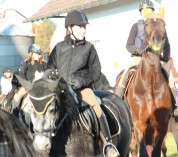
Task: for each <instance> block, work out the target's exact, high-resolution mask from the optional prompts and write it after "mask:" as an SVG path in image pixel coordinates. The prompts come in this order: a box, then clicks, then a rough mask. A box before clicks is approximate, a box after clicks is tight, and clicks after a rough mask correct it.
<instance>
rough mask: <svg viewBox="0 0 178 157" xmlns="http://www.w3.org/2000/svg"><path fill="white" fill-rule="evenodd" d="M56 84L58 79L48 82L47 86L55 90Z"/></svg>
mask: <svg viewBox="0 0 178 157" xmlns="http://www.w3.org/2000/svg"><path fill="white" fill-rule="evenodd" d="M58 84H59V79H57V80H54V81H53V82H52V83H51V84H49V86H48V88H49V89H50V90H51V91H53V92H54V91H55V90H56V88H57V86H58Z"/></svg>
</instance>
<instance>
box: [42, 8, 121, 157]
mask: <svg viewBox="0 0 178 157" xmlns="http://www.w3.org/2000/svg"><path fill="white" fill-rule="evenodd" d="M87 24H88V19H87V16H86V15H85V13H83V12H82V11H79V10H73V11H71V12H69V13H68V14H67V17H66V19H65V28H66V36H65V39H64V41H61V42H59V43H57V45H56V46H55V47H54V48H53V50H52V52H51V54H50V56H49V61H48V64H47V70H46V72H45V75H47V76H48V74H49V73H50V72H49V71H52V70H54V69H57V71H58V76H59V78H61V77H63V78H64V79H65V80H66V81H67V82H68V83H69V84H70V85H72V87H73V89H75V90H76V91H77V92H79V93H80V95H81V96H82V100H83V101H84V102H87V103H88V104H89V105H91V106H92V107H93V109H94V111H95V113H96V115H97V117H98V120H99V123H100V129H101V134H103V135H104V137H105V140H104V141H105V143H107V144H106V147H104V150H106V153H109V152H114V153H115V154H117V153H118V152H117V150H115V148H114V147H112V146H111V145H112V143H111V142H112V140H111V135H110V130H109V126H108V123H107V119H106V117H105V114H104V113H103V111H102V109H101V107H100V104H99V103H98V101H97V99H96V97H95V95H94V93H93V90H92V83H93V82H95V81H97V80H98V79H99V77H100V75H101V65H100V60H99V57H98V54H97V52H96V49H95V47H94V45H93V44H91V43H90V42H88V41H86V40H85V32H86V26H87ZM109 142H110V144H109ZM105 148H106V149H105Z"/></svg>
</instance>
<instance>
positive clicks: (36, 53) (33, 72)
mask: <svg viewBox="0 0 178 157" xmlns="http://www.w3.org/2000/svg"><path fill="white" fill-rule="evenodd" d="M42 53H43V51H42V49H41V47H40V46H39V45H37V44H32V45H30V46H29V48H28V55H27V56H26V58H25V60H24V61H23V62H22V64H21V66H20V68H19V71H18V75H19V76H20V77H22V78H24V79H26V80H28V81H30V82H32V81H34V80H35V79H36V77H39V78H41V77H42V76H43V74H44V71H45V69H46V67H47V63H46V62H45V60H44V59H43V54H42ZM27 92H28V91H27V90H26V89H25V88H24V87H20V89H19V90H18V92H17V93H15V95H14V100H13V101H12V108H13V110H14V109H17V108H19V107H20V102H21V99H22V97H23V96H25V95H26V94H27Z"/></svg>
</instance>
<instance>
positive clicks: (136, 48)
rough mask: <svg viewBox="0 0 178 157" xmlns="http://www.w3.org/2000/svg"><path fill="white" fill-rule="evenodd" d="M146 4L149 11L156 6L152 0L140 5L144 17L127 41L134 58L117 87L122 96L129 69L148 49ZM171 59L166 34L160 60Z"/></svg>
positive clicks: (118, 93)
mask: <svg viewBox="0 0 178 157" xmlns="http://www.w3.org/2000/svg"><path fill="white" fill-rule="evenodd" d="M144 5H146V8H147V11H148V12H154V10H155V6H154V4H153V2H152V1H151V0H142V1H141V2H140V5H139V12H140V14H141V17H142V19H141V20H138V21H137V22H136V23H134V24H133V25H132V28H131V30H130V34H129V37H128V39H127V43H126V49H127V51H128V52H130V53H131V57H132V60H131V62H130V63H129V65H128V66H127V67H126V68H125V70H124V72H123V74H122V76H121V79H120V81H119V83H118V86H117V87H116V94H117V95H118V96H120V97H123V95H124V91H125V87H126V85H127V79H126V76H127V75H128V71H129V69H130V68H131V67H132V66H136V65H138V64H139V63H140V60H141V56H142V53H143V52H144V50H145V49H146V47H145V45H144V36H145V35H144V34H145V32H144V20H145V18H144V14H143V6H144ZM169 59H170V44H169V40H168V37H167V34H166V36H165V44H164V46H163V52H162V55H161V56H160V60H161V61H163V62H168V61H169Z"/></svg>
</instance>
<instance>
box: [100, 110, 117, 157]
mask: <svg viewBox="0 0 178 157" xmlns="http://www.w3.org/2000/svg"><path fill="white" fill-rule="evenodd" d="M98 119H99V123H100V130H101V134H102V135H103V136H104V138H105V141H106V142H103V143H105V145H104V147H103V154H104V156H106V157H117V156H119V152H118V150H117V148H116V147H115V146H114V145H113V144H112V139H111V134H110V130H109V126H108V122H107V119H106V116H105V114H104V113H102V115H101V117H100V118H98Z"/></svg>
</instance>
